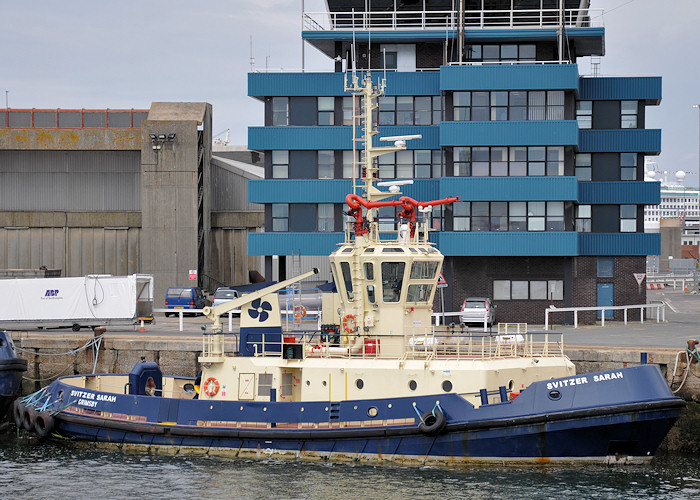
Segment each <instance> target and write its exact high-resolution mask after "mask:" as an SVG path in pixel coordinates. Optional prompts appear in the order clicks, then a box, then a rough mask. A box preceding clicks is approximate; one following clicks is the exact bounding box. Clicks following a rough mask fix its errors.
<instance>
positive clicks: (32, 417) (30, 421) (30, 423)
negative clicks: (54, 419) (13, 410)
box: [22, 406, 39, 432]
mask: <svg viewBox="0 0 700 500" xmlns="http://www.w3.org/2000/svg"><path fill="white" fill-rule="evenodd" d="M38 414H39V412H37V411H36V410H35V409H34V408H32V407H31V406H25V407H24V411H23V412H22V427H24V430H26V431H29V432H33V431H34V426H35V425H36V416H37V415H38Z"/></svg>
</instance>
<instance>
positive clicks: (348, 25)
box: [302, 8, 604, 31]
mask: <svg viewBox="0 0 700 500" xmlns="http://www.w3.org/2000/svg"><path fill="white" fill-rule="evenodd" d="M560 16H561V13H560V10H559V9H557V8H554V9H504V10H490V9H489V10H465V11H464V17H463V24H462V26H463V28H464V29H470V30H473V29H531V28H552V27H555V28H556V27H558V26H560V25H561V24H562V19H561V18H560ZM563 24H564V26H565V27H567V28H590V27H595V28H599V27H603V26H604V23H603V9H565V10H564V19H563ZM302 27H303V28H302V29H303V30H304V31H348V30H363V31H364V30H369V31H372V30H441V31H444V30H446V29H450V30H456V29H458V28H459V11H457V10H442V11H440V10H422V11H420V10H414V11H405V10H402V11H396V10H394V11H381V12H378V11H370V12H364V11H355V12H353V11H349V12H348V11H345V12H304V13H303V14H302Z"/></svg>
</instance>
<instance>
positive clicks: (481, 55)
mask: <svg viewBox="0 0 700 500" xmlns="http://www.w3.org/2000/svg"><path fill="white" fill-rule="evenodd" d="M464 55H465V58H466V59H467V61H535V60H537V47H536V45H535V44H518V45H516V44H504V45H467V46H465V48H464Z"/></svg>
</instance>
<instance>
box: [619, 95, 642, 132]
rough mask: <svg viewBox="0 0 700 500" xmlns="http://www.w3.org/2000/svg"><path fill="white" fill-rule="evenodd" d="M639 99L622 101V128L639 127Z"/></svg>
mask: <svg viewBox="0 0 700 500" xmlns="http://www.w3.org/2000/svg"><path fill="white" fill-rule="evenodd" d="M637 108H638V104H637V101H621V102H620V128H637Z"/></svg>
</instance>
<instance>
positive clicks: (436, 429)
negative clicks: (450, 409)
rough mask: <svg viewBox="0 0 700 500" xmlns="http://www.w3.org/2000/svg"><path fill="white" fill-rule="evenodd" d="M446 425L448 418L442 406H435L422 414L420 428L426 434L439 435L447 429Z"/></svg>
mask: <svg viewBox="0 0 700 500" xmlns="http://www.w3.org/2000/svg"><path fill="white" fill-rule="evenodd" d="M446 425H447V419H446V418H445V414H444V413H442V411H441V410H440V408H435V409H433V410H431V411H426V412H425V413H424V414H423V415H421V417H420V424H418V429H419V430H420V431H421V432H422V433H423V434H425V435H426V436H437V435H438V434H440V433H441V432H442V431H443V430H444V429H445V426H446Z"/></svg>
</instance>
